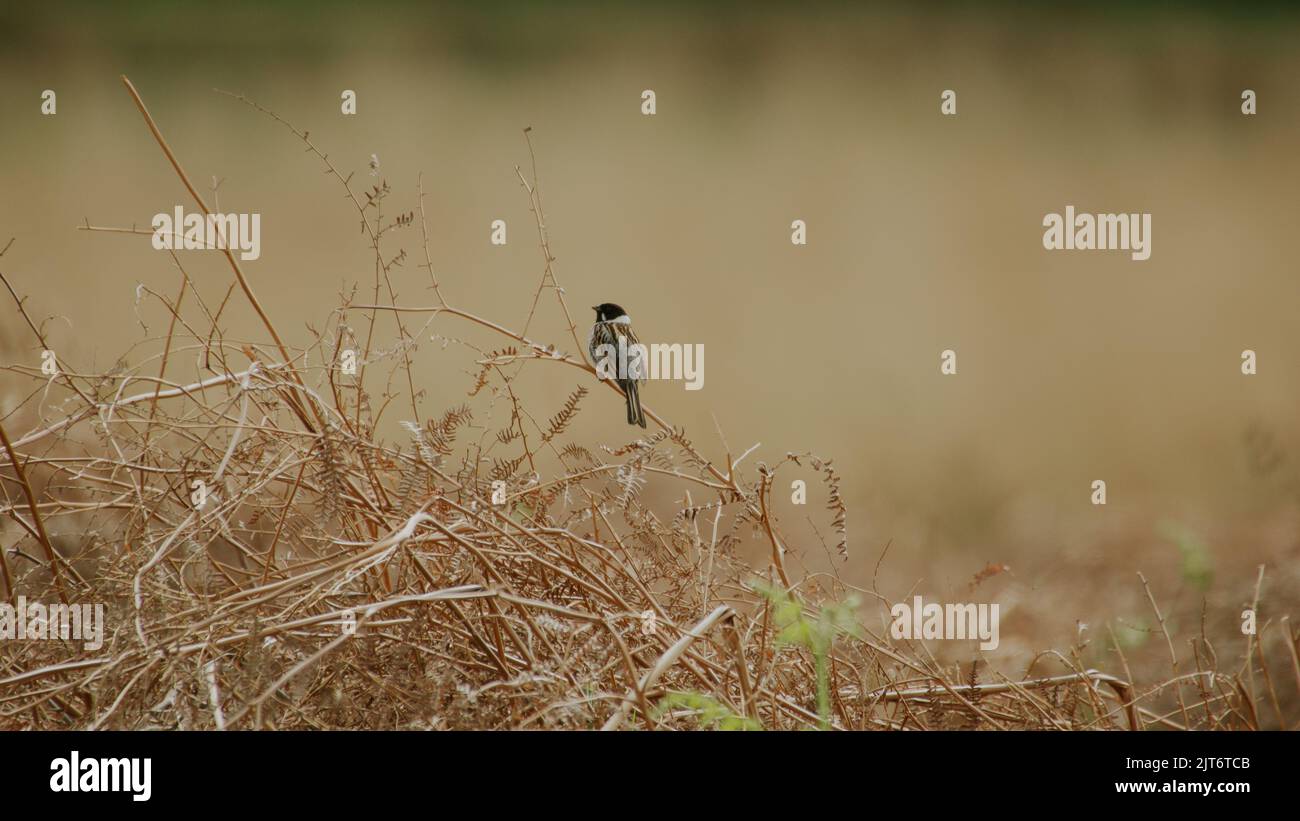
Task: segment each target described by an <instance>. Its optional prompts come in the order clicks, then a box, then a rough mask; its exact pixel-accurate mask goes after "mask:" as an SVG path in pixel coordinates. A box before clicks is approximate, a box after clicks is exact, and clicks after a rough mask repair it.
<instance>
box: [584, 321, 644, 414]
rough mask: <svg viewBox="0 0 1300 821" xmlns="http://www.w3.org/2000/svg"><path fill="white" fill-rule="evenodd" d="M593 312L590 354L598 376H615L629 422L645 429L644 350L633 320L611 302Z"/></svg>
mask: <svg viewBox="0 0 1300 821" xmlns="http://www.w3.org/2000/svg"><path fill="white" fill-rule="evenodd" d="M591 309H592V310H593V311H595V312H596V323H595V324H594V325H592V326H591V333H590V334H589V335H588V336H587V351H588V353H590V354H591V361H592V364H594V365H595V366H596V373H597V374H599V375H601V376H602V378H603V377H604V376H606V375H612V376H613V377H614V381H615V382H617V383H618V386H619V388H621V389H622V391H623V395H624V396H626V397H627V423H628V424H629V425H640V426H641V427H643V428H644V427H645V414H644V413H642V412H641V388H640V384H641V383H642V382H644V381H645V348H644V347H642V346H641V343H640V342H638V341H637V338H636V334H634V333H633V332H632V317H630V316H628V315H627V311H624V310H623V309H622V308H620V307H619V306H617V305H615V304H614V303H612V302H602V303H601V304H599V305H593V306H591ZM620 343H621V344H620ZM611 359H612V361H610V360H611Z"/></svg>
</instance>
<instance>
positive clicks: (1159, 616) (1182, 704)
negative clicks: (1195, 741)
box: [1138, 571, 1191, 726]
mask: <svg viewBox="0 0 1300 821" xmlns="http://www.w3.org/2000/svg"><path fill="white" fill-rule="evenodd" d="M1138 578H1139V579H1141V580H1142V588H1143V589H1144V590H1146V593H1147V601H1149V602H1151V609H1152V610H1153V611H1155V614H1156V621H1157V622H1158V623H1159V624H1160V632H1161V633H1162V634H1163V635H1164V637H1165V645H1166V646H1167V647H1168V648H1169V665H1170V667H1172V668H1173V671H1174V676H1175V677H1176V678H1175V681H1177V682H1178V683H1177V685H1176V686H1177V693H1178V707H1179V709H1180V710H1181V711H1182V714H1183V723H1184V724H1187V725H1189V726H1190V725H1191V719H1189V718H1188V717H1187V702H1186V701H1184V700H1183V685H1182V681H1181V677H1179V676H1178V657H1177V655H1176V654H1175V653H1174V640H1173V639H1172V638H1170V636H1169V629H1168V628H1167V627H1165V617H1164V614H1163V613H1161V612H1160V606H1159V605H1158V604H1156V597H1155V596H1154V595H1153V594H1152V593H1151V585H1149V584H1147V579H1146V576H1143V575H1142V573H1141V571H1139V572H1138Z"/></svg>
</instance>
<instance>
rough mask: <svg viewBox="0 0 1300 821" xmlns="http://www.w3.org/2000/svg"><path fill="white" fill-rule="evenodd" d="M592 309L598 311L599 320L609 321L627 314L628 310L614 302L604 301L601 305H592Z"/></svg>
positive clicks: (597, 318)
mask: <svg viewBox="0 0 1300 821" xmlns="http://www.w3.org/2000/svg"><path fill="white" fill-rule="evenodd" d="M591 309H592V310H593V311H595V312H596V321H597V322H609V321H610V320H613V319H618V318H619V317H620V316H627V311H625V310H623V309H622V308H620V307H619V306H617V305H615V304H614V303H612V302H602V303H600V304H599V305H592V306H591Z"/></svg>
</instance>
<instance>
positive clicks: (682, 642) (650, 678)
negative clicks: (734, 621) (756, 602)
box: [601, 604, 735, 730]
mask: <svg viewBox="0 0 1300 821" xmlns="http://www.w3.org/2000/svg"><path fill="white" fill-rule="evenodd" d="M734 616H735V611H734V610H732V609H731V608H730V607H728V606H727V605H725V604H721V605H718V607H717V608H715V609H714V611H713V612H712V613H710V614H709V615H707V616H705V617H704V618H703V619H701V620H700V623H699V624H697V625H695V626H694V627H693V628H691V631H690V632H689V633H687V634H686V635H684V636H682V637H681V638H680V639H678V640H677V641H676V643H674V644H673V646H672V647H669V648H668V651H667V652H665V653H664V654H663V655H662V656H660V657H659V660H658V661H656V662H655V666H654V667H653V668H651V669H650V671H649V672H647V673H646V674H645V675H644V676H642V677H641V684H640V687H639V688H638V689H639V690H640V691H641V692H645V691H646V690H648V689H650V688H651V687H653V686H654V684H655V682H657V681H658V680H659V677H660V676H662V675H663V674H664V671H665V670H667V669H668V668H669V667H672V666H673V664H674V663H675V662H676V661H677V659H678V658H680V657H681V655H682V653H684V652H686V648H688V647H690V646H691V643H692V642H693V641H695V640H696V639H698V638H702V637H703V636H705V635H706V634H708V633H709V631H711V630H712V629H713V627H714V625H716V624H717V623H718V622H719V621H720V620H721V619H723V618H724V617H728V618H729V617H734ZM636 695H637V693H636V691H635V690H634V691H631V692H629V693H628V694H627V695H626V696H624V698H623V703H622V705H621V706H620V707H619V708H618V710H617V711H616V712H615V713H614V715H612V716H610V717H609V720H608V721H606V722H605V725H604V726H603V727H601V729H602V730H617V729H618V728H619V725H621V724H622V723H623V720H624V719H626V718H627V714H628V713H629V712H631V711H632V705H633V704H636V703H637V697H636Z"/></svg>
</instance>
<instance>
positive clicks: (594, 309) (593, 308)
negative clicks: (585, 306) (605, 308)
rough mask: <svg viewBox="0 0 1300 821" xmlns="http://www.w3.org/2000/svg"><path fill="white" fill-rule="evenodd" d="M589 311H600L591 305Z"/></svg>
mask: <svg viewBox="0 0 1300 821" xmlns="http://www.w3.org/2000/svg"><path fill="white" fill-rule="evenodd" d="M591 310H593V311H599V310H600V309H599V308H597V307H596V306H595V305H592V306H591Z"/></svg>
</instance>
